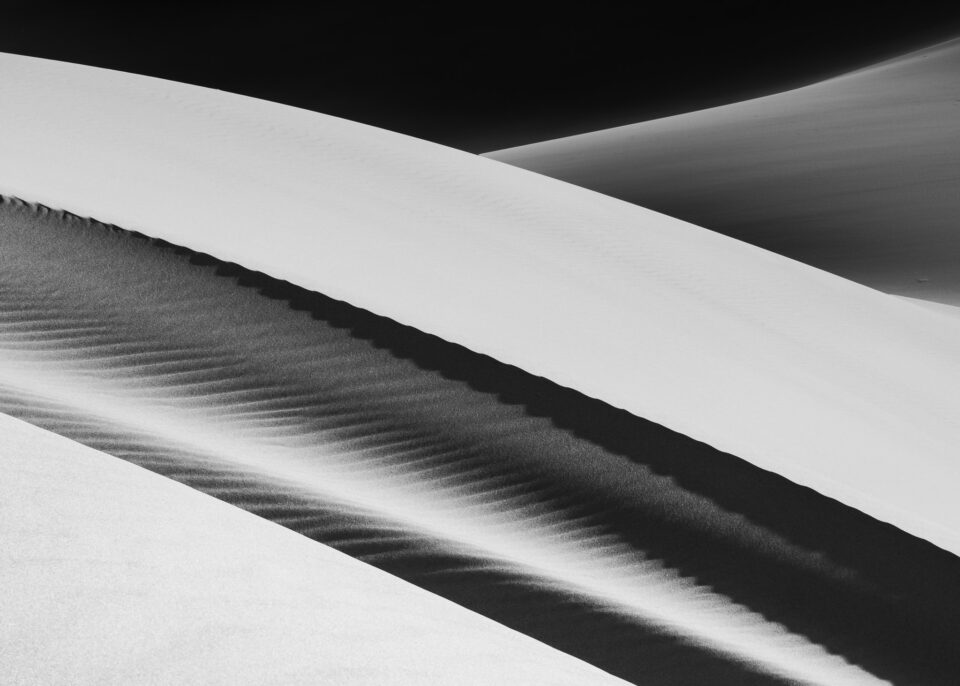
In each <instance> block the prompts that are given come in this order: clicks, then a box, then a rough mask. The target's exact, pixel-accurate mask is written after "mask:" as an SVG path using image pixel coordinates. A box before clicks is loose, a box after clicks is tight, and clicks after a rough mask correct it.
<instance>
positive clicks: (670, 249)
mask: <svg viewBox="0 0 960 686" xmlns="http://www.w3.org/2000/svg"><path fill="white" fill-rule="evenodd" d="M0 131H2V132H3V134H2V135H0V192H4V193H6V194H9V195H15V196H19V197H22V198H26V199H28V200H31V201H36V202H43V203H46V204H48V205H52V206H55V207H60V208H65V209H69V210H71V211H73V212H77V213H81V214H84V215H89V216H94V217H97V218H99V219H102V220H105V221H109V222H111V223H114V224H117V225H120V226H125V227H128V228H134V229H137V230H139V231H143V232H144V233H146V234H148V235H151V236H154V237H157V238H163V239H166V240H170V241H171V242H174V243H176V244H178V245H184V246H186V247H190V248H193V249H198V250H202V251H204V252H208V253H210V254H212V255H215V256H217V257H219V258H221V259H227V260H230V261H233V262H237V263H238V264H242V265H244V266H245V267H247V268H251V269H256V270H259V271H262V272H264V273H267V274H270V275H271V276H274V277H276V278H283V279H286V280H288V281H291V282H293V283H296V284H297V285H299V286H302V287H305V288H308V289H310V290H314V291H317V292H321V293H324V294H326V295H328V296H330V297H334V298H338V299H341V300H344V301H346V302H349V303H351V304H352V305H355V306H359V307H363V308H365V309H367V310H369V311H371V312H375V313H377V314H379V315H381V316H386V317H390V318H392V319H394V320H396V321H399V322H401V323H404V324H408V325H411V326H415V327H416V328H418V329H419V330H421V331H425V332H428V333H431V334H434V335H437V336H439V337H440V338H442V339H444V340H447V341H450V342H452V343H457V344H461V345H464V346H466V347H468V348H470V349H471V350H475V351H477V352H480V353H484V354H487V355H490V356H491V357H493V358H495V359H497V360H500V361H502V362H505V363H508V364H513V365H516V366H517V367H519V368H521V369H524V370H525V371H528V372H530V373H533V374H536V375H539V376H543V377H545V378H549V379H550V380H552V381H554V382H556V383H558V384H560V385H563V386H566V387H569V388H573V389H576V390H577V391H580V392H582V393H584V394H586V395H588V396H591V397H594V398H598V399H600V400H603V401H605V402H607V403H609V404H611V405H613V406H615V407H620V408H623V409H626V410H628V411H629V412H631V413H633V414H634V415H636V416H639V417H644V418H646V419H649V420H652V421H656V422H658V423H660V424H662V425H664V426H667V427H669V428H671V429H674V430H677V431H679V432H681V433H683V434H685V435H688V436H691V437H693V438H696V439H698V440H702V441H704V442H706V443H709V444H710V445H712V446H714V447H716V448H718V449H720V450H723V451H725V452H728V453H730V454H733V455H736V456H738V457H740V458H743V459H745V460H748V461H750V462H751V463H753V464H756V465H759V466H761V467H764V468H768V469H771V470H774V471H776V472H778V473H779V474H781V475H783V476H786V477H788V478H790V479H792V480H794V481H797V482H799V483H801V484H804V485H806V486H810V487H813V488H815V489H817V490H818V491H820V492H822V493H825V494H827V495H829V496H831V497H835V498H837V499H839V500H841V501H842V502H844V503H846V504H848V505H851V506H853V507H856V508H858V509H860V510H862V511H864V512H866V513H868V514H870V515H872V516H874V517H877V518H879V519H881V520H884V521H889V522H891V523H893V524H895V525H896V526H898V527H900V528H902V529H905V530H907V531H909V532H910V533H912V534H915V535H918V536H922V537H924V538H926V539H928V540H930V541H933V542H935V543H936V544H938V545H940V546H942V547H945V548H947V549H949V550H952V551H953V552H957V551H960V533H958V532H960V499H958V498H957V497H956V488H955V484H956V483H958V481H960V464H958V460H957V459H956V454H957V445H960V416H958V414H957V413H956V412H955V409H954V408H956V407H958V406H960V365H957V359H958V353H957V351H958V350H960V322H957V323H955V324H952V325H951V324H949V323H945V321H944V320H945V319H946V318H944V317H942V316H938V315H937V314H936V313H932V312H925V311H923V310H922V309H920V308H917V307H915V306H913V305H911V304H910V303H906V302H900V301H898V300H896V299H894V298H890V297H886V296H884V295H883V294H880V293H877V292H875V291H872V290H870V289H867V288H864V287H862V286H858V285H856V284H853V283H851V282H848V281H845V280H843V279H840V278H837V277H835V276H831V275H829V274H826V273H824V272H822V271H818V270H815V269H813V268H810V267H807V266H805V265H802V264H799V263H797V262H794V261H791V260H788V259H785V258H783V257H780V256H777V255H774V254H772V253H769V252H766V251H762V250H759V249H757V248H754V247H752V246H749V245H745V244H743V243H740V242H737V241H734V240H731V239H729V238H726V237H724V236H720V235H718V234H716V233H713V232H711V231H708V230H705V229H701V228H698V227H696V226H693V225H690V224H686V223H684V222H681V221H678V220H675V219H672V218H669V217H666V216H664V215H660V214H657V213H655V212H651V211H649V210H645V209H642V208H639V207H636V206H633V205H630V204H629V203H625V202H621V201H618V200H615V199H612V198H609V197H605V196H603V195H600V194H597V193H593V192H590V191H587V190H583V189H580V188H577V187H575V186H572V185H569V184H565V183H561V182H558V181H556V180H554V179H550V178H547V177H544V176H541V175H539V174H534V173H530V172H527V171H524V170H520V169H516V168H513V167H511V166H509V165H505V164H501V163H499V162H494V161H492V160H487V159H483V158H479V157H477V156H474V155H469V154H466V153H463V152H458V151H456V150H451V149H448V148H443V147H441V146H437V145H433V144H429V143H426V142H424V141H418V140H415V139H412V138H407V137H404V136H400V135H397V134H392V133H389V132H386V131H382V130H377V129H373V128H370V127H365V126H361V125H358V124H354V123H350V122H346V121H343V120H338V119H335V118H332V117H326V116H323V115H319V114H316V113H311V112H306V111H302V110H296V109H293V108H289V107H284V106H281V105H276V104H272V103H267V102H263V101H257V100H252V99H249V98H244V97H240V96H235V95H230V94H227V93H222V92H219V91H211V90H205V89H202V88H195V87H190V86H185V85H182V84H176V83H170V82H164V81H158V80H156V79H149V78H145V77H139V76H133V75H128V74H120V73H116V72H109V71H104V70H97V69H91V68H86V67H78V66H73V65H67V64H62V63H55V62H46V61H43V60H35V59H30V58H23V57H15V56H10V55H3V56H0ZM141 288H144V289H146V290H147V292H149V291H150V288H152V286H142V287H141ZM28 292H29V291H28ZM104 297H105V298H106V299H108V300H109V299H111V298H114V297H116V296H114V295H108V296H104ZM97 307H100V304H99V303H97ZM141 315H142V316H144V318H145V319H147V320H149V319H150V318H151V317H154V316H155V314H154V313H152V312H151V310H149V309H143V310H142V313H141ZM145 330H146V329H145ZM158 368H162V366H160V367H158ZM284 382H285V380H284ZM277 383H278V384H279V386H280V387H281V388H282V387H283V383H281V382H280V381H278V382H277ZM263 421H268V418H267V417H264V419H263Z"/></svg>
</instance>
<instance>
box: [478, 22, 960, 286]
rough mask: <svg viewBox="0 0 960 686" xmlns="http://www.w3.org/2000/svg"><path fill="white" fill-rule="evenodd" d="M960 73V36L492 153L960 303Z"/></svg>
mask: <svg viewBox="0 0 960 686" xmlns="http://www.w3.org/2000/svg"><path fill="white" fill-rule="evenodd" d="M958 73H960V39H957V40H952V41H948V42H946V43H942V44H938V45H934V46H931V47H929V48H926V49H923V50H920V51H917V52H913V53H910V54H908V55H904V56H902V57H898V58H895V59H892V60H888V61H886V62H883V63H881V64H877V65H875V66H872V67H868V68H865V69H861V70H858V71H855V72H852V73H849V74H846V75H844V76H840V77H837V78H833V79H829V80H827V81H823V82H821V83H817V84H814V85H811V86H807V87H804V88H799V89H795V90H791V91H788V92H784V93H780V94H777V95H772V96H767V97H763V98H757V99H754V100H748V101H744V102H740V103H735V104H732V105H726V106H723V107H717V108H712V109H708V110H702V111H697V112H691V113H687V114H682V115H678V116H673V117H666V118H663V119H659V120H655V121H648V122H642V123H638V124H634V125H629V126H623V127H617V128H613V129H607V130H603V131H596V132H591V133H586V134H582V135H578V136H571V137H568V138H562V139H557V140H552V141H545V142H542V143H534V144H532V145H525V146H520V147H517V148H512V149H507V150H500V151H497V152H492V153H488V156H489V157H492V158H494V159H497V160H501V161H503V162H508V163H510V164H513V165H516V166H519V167H523V168H525V169H530V170H533V171H537V172H540V173H543V174H546V175H549V176H551V177H554V178H558V179H562V180H564V181H569V182H571V183H576V184H578V185H580V186H583V187H585V188H590V189H593V190H596V191H600V192H602V193H606V194H608V195H611V196H614V197H617V198H621V199H623V200H627V201H629V202H633V203H636V204H638V205H641V206H643V207H647V208H650V209H655V210H657V211H660V212H664V213H666V214H669V215H671V216H674V217H678V218H681V219H684V220H687V221H690V222H693V223H695V224H698V225H700V226H704V227H707V228H710V229H712V230H715V231H718V232H720V233H723V234H725V235H728V236H732V237H734V238H738V239H740V240H743V241H746V242H748V243H751V244H753V245H758V246H760V247H763V248H766V249H768V250H772V251H774V252H777V253H780V254H782V255H786V256H788V257H791V258H793V259H796V260H799V261H801V262H804V263H806V264H810V265H813V266H816V267H819V268H821V269H825V270H827V271H830V272H832V273H835V274H839V275H840V276H843V277H846V278H849V279H852V280H854V281H857V282H859V283H863V284H866V285H868V286H871V287H873V288H877V289H879V290H882V291H885V292H889V293H896V294H899V295H905V296H911V297H914V298H923V299H927V300H931V301H937V302H943V303H947V304H953V305H957V304H960V270H958V269H957V268H956V263H957V259H956V256H957V254H958V253H960V233H958V232H957V231H956V217H957V216H958V214H960V193H958V192H957V188H958V186H960V79H957V74H958Z"/></svg>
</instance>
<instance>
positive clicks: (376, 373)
mask: <svg viewBox="0 0 960 686" xmlns="http://www.w3.org/2000/svg"><path fill="white" fill-rule="evenodd" d="M575 324H576V323H575V322H571V325H575ZM0 410H2V411H4V412H7V413H10V414H14V415H16V416H18V417H21V418H23V419H26V420H28V421H30V422H33V423H35V424H38V425H40V426H43V427H46V428H48V429H51V430H54V431H56V432H58V433H61V434H63V435H65V436H69V437H71V438H73V439H75V440H77V441H80V442H83V443H86V444H88V445H90V446H93V447H96V448H98V449H100V450H103V451H105V452H108V453H110V454H112V455H116V456H118V457H122V458H124V459H126V460H129V461H131V462H134V463H136V464H139V465H141V466H144V467H147V468H149V469H151V470H154V471H156V472H158V473H160V474H163V475H166V476H169V477H171V478H173V479H176V480H179V481H181V482H183V483H186V484H189V485H190V486H193V487H194V488H197V489H199V490H202V491H204V492H207V493H209V494H211V495H214V496H216V497H218V498H220V499H223V500H225V501H227V502H229V503H233V504H235V505H238V506H239V507H242V508H244V509H247V510H249V511H251V512H254V513H257V514H259V515H261V516H263V517H265V518H267V519H270V520H272V521H274V522H278V523H280V524H283V525H285V526H287V527H289V528H291V529H293V530H295V531H298V532H300V533H302V534H304V535H306V536H308V537H310V538H313V539H315V540H317V541H320V542H323V543H326V544H329V545H331V546H333V547H336V548H338V549H340V550H342V551H343V552H346V553H348V554H350V555H352V556H354V557H356V558H358V559H360V560H363V561H365V562H369V563H370V564H373V565H375V566H378V567H380V568H381V569H384V570H386V571H389V572H391V573H393V574H395V575H397V576H400V577H402V578H405V579H407V580H409V581H412V582H413V583H415V584H417V585H420V586H422V587H424V588H426V589H428V590H431V591H434V592H436V593H438V594H440V595H443V596H446V597H447V598H450V599H452V600H455V601H456V602H458V603H460V604H462V605H464V606H466V607H468V608H470V609H473V610H476V611H478V612H480V613H482V614H485V615H487V616H489V617H491V618H494V619H496V620H497V621H499V622H502V623H504V624H506V625H508V626H510V627H512V628H515V629H518V630H520V631H522V632H524V633H527V634H529V635H531V636H533V637H535V638H537V639H539V640H541V641H544V642H546V643H548V644H550V645H552V646H554V647H557V648H560V649H561V650H563V651H566V652H569V653H571V654H573V655H575V656H577V657H580V658H583V659H585V660H587V661H589V662H591V663H593V664H595V665H597V666H598V667H600V668H602V669H604V670H606V671H609V672H611V673H614V674H616V675H618V676H622V677H625V678H627V679H629V680H631V681H635V682H636V683H643V684H652V685H660V684H689V683H703V682H705V681H708V682H709V683H711V684H729V685H738V686H739V685H741V684H785V683H809V684H825V685H830V686H834V685H836V684H876V683H883V682H884V681H898V680H906V681H907V682H910V681H916V680H920V681H922V682H923V683H943V684H948V683H950V679H952V677H953V675H955V674H956V672H957V670H958V669H960V665H958V664H957V655H956V653H955V651H952V650H951V649H950V646H951V645H952V642H953V640H954V638H955V636H956V633H957V630H958V628H960V627H958V619H957V618H958V617H960V561H958V559H957V558H956V557H955V556H953V555H951V554H949V553H946V552H944V551H941V550H939V549H937V548H935V547H934V546H932V545H930V544H928V543H925V542H923V541H920V540H918V539H915V538H913V537H911V536H909V535H906V534H904V533H902V532H900V531H897V530H896V529H894V528H893V527H890V526H888V525H884V524H881V523H879V522H877V521H875V520H872V519H870V518H869V517H866V516H864V515H862V514H860V513H858V512H856V511H855V510H852V509H850V508H848V507H845V506H842V505H840V504H839V503H836V502H835V501H831V500H829V499H827V498H825V497H823V496H820V495H817V494H815V493H813V492H812V491H809V490H807V489H804V488H801V487H798V486H795V485H793V484H791V483H790V482H788V481H786V480H784V479H782V478H780V477H777V476H775V475H773V474H770V473H768V472H764V471H761V470H759V469H757V468H755V467H752V466H750V465H749V464H747V463H745V462H743V461H741V460H738V459H736V458H734V457H731V456H729V455H725V454H723V453H719V452H717V451H716V450H714V449H712V448H710V447H708V446H706V445H704V444H702V443H698V442H696V441H693V440H691V439H689V438H686V437H684V436H682V435H678V434H676V433H673V432H671V431H669V430H667V429H665V428H663V427H660V426H657V425H655V424H652V423H650V422H647V421H644V420H642V419H638V418H636V417H633V416H631V415H629V414H628V413H626V412H623V411H620V410H616V409H614V408H612V407H610V406H609V405H606V404H603V403H601V402H598V401H595V400H590V399H588V398H586V397H585V396H583V395H580V394H578V393H576V392H573V391H568V390H564V389H562V388H560V387H558V386H556V385H554V384H552V383H550V382H548V381H545V380H543V379H538V378H536V377H533V376H530V375H529V374H526V373H524V372H522V371H520V370H518V369H516V368H511V367H507V366H504V365H502V364H499V363H497V362H494V361H493V360H491V359H490V358H486V357H482V356H479V355H476V354H473V353H470V352H468V351H466V350H465V349H463V348H460V347H458V346H454V345H451V344H448V343H445V342H442V341H440V340H438V339H436V338H433V337H431V336H427V335H424V334H421V333H418V332H416V331H414V330H412V329H409V328H406V327H403V326H399V325H397V324H394V323H392V322H391V321H389V320H385V319H382V318H379V317H376V316H374V315H371V314H368V313H365V312H363V311H360V310H357V309H354V308H352V307H350V306H348V305H345V304H343V303H340V302H337V301H333V300H330V299H328V298H326V297H324V296H322V295H317V294H313V293H309V292H307V291H304V290H301V289H298V288H296V287H293V286H291V285H289V284H285V283H282V282H278V281H274V280H272V279H270V278H268V277H265V276H263V275H259V274H255V273H252V272H247V271H245V270H243V269H240V268H238V267H236V266H231V265H226V264H223V263H218V262H216V261H215V260H212V259H211V258H209V257H204V256H203V255H198V254H195V253H192V252H190V251H187V250H182V249H174V248H172V247H169V246H165V245H163V244H160V243H158V242H156V241H150V240H147V239H145V238H137V237H136V236H133V235H131V234H128V233H127V232H124V231H121V230H118V229H113V228H110V227H105V226H103V225H100V224H97V223H95V222H90V221H88V220H81V219H77V218H75V217H70V216H67V215H64V214H62V213H56V212H50V211H47V210H44V209H42V208H36V207H33V206H29V205H25V204H22V203H16V202H6V203H4V204H3V205H2V207H0ZM811 429H812V430H813V429H814V428H813V427H811ZM907 470H908V472H909V467H908V468H907ZM906 476H907V477H909V473H907V474H906ZM905 481H908V479H905ZM70 483H71V485H70V486H68V487H69V488H73V487H74V485H73V484H74V482H72V481H71V482H70ZM904 487H906V486H904ZM244 554H251V555H252V554H253V553H252V552H250V551H244ZM225 564H232V563H225ZM237 564H238V565H241V566H242V564H243V563H241V562H238V563H237ZM231 568H232V567H231ZM401 631H402V629H401ZM520 682H525V680H523V679H521V680H520ZM501 683H502V682H501Z"/></svg>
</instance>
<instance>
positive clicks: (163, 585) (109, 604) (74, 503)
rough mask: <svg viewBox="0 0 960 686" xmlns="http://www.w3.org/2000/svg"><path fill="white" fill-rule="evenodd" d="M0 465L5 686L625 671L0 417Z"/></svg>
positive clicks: (585, 675) (377, 680)
mask: <svg viewBox="0 0 960 686" xmlns="http://www.w3.org/2000/svg"><path fill="white" fill-rule="evenodd" d="M0 470H2V475H3V476H2V478H0V539H2V540H3V551H2V553H0V582H2V591H0V653H2V655H3V679H2V681H3V683H4V684H10V685H11V686H14V685H17V686H19V685H23V686H28V685H29V686H39V685H41V684H51V685H52V684H91V685H97V686H100V685H103V684H123V685H126V684H199V683H203V684H230V685H233V684H484V685H490V684H509V683H523V684H527V683H529V684H544V685H545V686H546V685H547V684H550V685H553V684H570V686H574V685H578V684H584V683H589V684H617V683H623V682H621V681H620V680H618V679H614V678H612V677H609V676H607V675H605V674H603V673H601V672H600V671H599V670H596V669H594V668H592V667H590V666H588V665H585V664H583V663H582V662H579V661H577V660H574V659H573V658H571V657H569V656H567V655H564V654H562V653H560V652H557V651H555V650H551V649H550V648H548V647H546V646H544V645H542V644H539V643H537V642H536V641H533V640H531V639H529V638H527V637H526V636H521V635H520V634H517V633H516V632H513V631H510V630H509V629H505V628H504V627H502V626H499V625H497V624H495V623H493V622H491V621H489V620H487V619H484V618H483V617H479V616H477V615H475V614H473V613H471V612H467V611H466V610H464V609H463V608H460V607H457V606H456V605H454V604H452V603H449V602H447V601H445V600H443V599H441V598H437V597H436V596H434V595H431V594H429V593H425V592H423V591H421V590H419V589H417V588H414V587H412V586H410V585H408V584H405V583H403V582H402V581H399V580H397V579H395V578H393V577H391V576H389V575H387V574H384V573H382V572H379V571H377V570H375V569H373V568H371V567H368V566H367V565H364V564H361V563H359V562H357V561H355V560H352V559H350V558H349V557H347V556H345V555H341V554H340V553H337V552H335V551H333V550H331V549H329V548H327V547H326V546H321V545H318V544H316V543H314V542H312V541H309V540H307V539H305V538H303V537H301V536H297V535H296V534H293V533H291V532H289V531H287V530H285V529H283V528H281V527H278V526H275V525H274V524H271V523H269V522H267V521H265V520H263V519H260V518H258V517H253V516H251V515H249V514H247V513H245V512H242V511H240V510H238V509H236V508H233V507H230V506H228V505H225V504H224V503H221V502H218V501H216V500H214V499H212V498H209V497H207V496H205V495H203V494H201V493H198V492H196V491H194V490H191V489H189V488H186V487H184V486H182V485H180V484H177V483H174V482H172V481H170V480H168V479H163V478H160V477H158V476H156V475H155V474H151V473H150V472H147V471H144V470H142V469H139V468H137V467H134V466H132V465H129V464H126V463H124V462H122V461H120V460H117V459H116V458H114V457H110V456H108V455H104V454H103V453H99V452H97V451H95V450H91V449H89V448H87V447H84V446H82V445H79V444H77V443H74V442H73V441H69V440H67V439H65V438H62V437H60V436H55V435H53V434H50V433H48V432H46V431H41V430H40V429H37V428H36V427H33V426H30V425H29V424H25V423H23V422H20V421H17V420H15V419H12V418H10V417H7V416H4V415H0Z"/></svg>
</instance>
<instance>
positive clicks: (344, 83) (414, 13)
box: [0, 0, 960, 152]
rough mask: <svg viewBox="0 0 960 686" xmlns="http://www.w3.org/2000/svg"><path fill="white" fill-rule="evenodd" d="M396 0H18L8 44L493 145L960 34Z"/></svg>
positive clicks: (719, 97)
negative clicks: (288, 0) (111, 0)
mask: <svg viewBox="0 0 960 686" xmlns="http://www.w3.org/2000/svg"><path fill="white" fill-rule="evenodd" d="M304 7H309V8H312V9H310V10H308V11H304V9H303V8H304ZM388 7H390V8H392V9H390V10H386V11H385V10H384V9H382V7H381V6H380V5H378V4H373V3H363V2H345V3H329V4H326V3H299V4H298V5H293V4H284V3H277V2H275V3H270V2H263V3H260V4H258V5H257V6H253V5H244V4H242V3H210V4H203V5H201V4H196V3H189V4H188V3H184V5H183V6H177V5H175V4H174V3H146V2H130V3H128V4H126V5H125V6H119V5H113V4H110V5H105V4H100V3H81V2H77V1H75V0H72V1H71V2H44V1H43V0H29V1H15V2H9V1H8V2H4V3H3V14H2V18H0V51H5V52H14V53H19V54H25V55H34V56H39V57H48V58H52V59H59V60H66V61H70V62H78V63H82V64H91V65H96V66H102V67H109V68H113V69H122V70H125V71H131V72H137V73H142V74H149V75H151V76H159V77H163V78H168V79H174V80H177V81H185V82H188V83H195V84H199V85H203V86H209V87H214V88H221V89H223V90H228V91H234V92H237V93H243V94H246V95H252V96H256V97H260V98H266V99H268V100H276V101H279V102H284V103H287V104H291V105H296V106H299V107H305V108H308V109H313V110H317V111H320V112H326V113H329V114H334V115H337V116H341V117H346V118H348V119H354V120H357V121H362V122H365V123H368V124H374V125H376V126H382V127H385V128H388V129H393V130H395V131H401V132H403V133H407V134H410V135H414V136H418V137H421V138H426V139H429V140H434V141H438V142H441V143H445V144H447V145H452V146H455V147H459V148H463V149H466V150H471V151H475V152H481V151H486V150H491V149H496V148H501V147H506V146H510V145H516V144H520V143H526V142H533V141H537V140H543V139H547V138H554V137H557V136H561V135H568V134H572V133H579V132H582V131H588V130H592V129H597V128H603V127H606V126H614V125H618V124H626V123H631V122H635V121H641V120H643V119H649V118H652V117H656V116H663V115H666V114H673V113H677V112H681V111H685V110H689V109H695V108H699V107H705V106H710V105H716V104H722V103H724V102H731V101H735V100H738V99H742V98H744V97H749V96H753V95H759V94H763V93H768V92H773V91H776V90H780V89H783V88H787V87H791V86H796V85H802V84H803V83H807V82H810V81H814V80H817V79H818V78H822V77H825V76H831V75H834V74H837V73H840V72H842V71H845V70H847V69H850V68H856V67H860V66H864V65H866V64H869V63H871V62H873V61H877V60H879V59H884V58H887V57H892V56H894V55H896V54H897V53H900V52H904V51H907V50H910V49H913V48H916V47H921V46H923V45H925V44H928V43H932V42H936V41H939V40H944V39H947V38H950V37H953V36H957V35H960V2H953V3H924V2H911V3H908V2H884V1H883V0H874V1H873V2H839V1H838V2H833V3H818V2H807V3H791V2H771V1H770V0H765V1H763V2H722V1H717V2H713V3H704V6H703V7H698V6H696V5H691V4H689V3H683V2H675V1H672V0H660V1H659V2H649V3H648V2H635V3H618V4H616V5H610V6H609V7H608V6H605V5H604V4H602V3H582V4H578V5H573V6H572V7H571V8H570V9H564V5H563V4H562V3H557V4H556V5H553V6H550V5H545V7H546V8H548V9H545V10H544V11H543V12H541V13H534V12H530V11H529V5H524V4H522V3H513V4H511V5H507V4H494V3H487V4H477V3H452V2H451V3H442V4H438V6H437V7H434V6H433V3H394V4H391V5H388ZM444 8H445V9H444Z"/></svg>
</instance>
